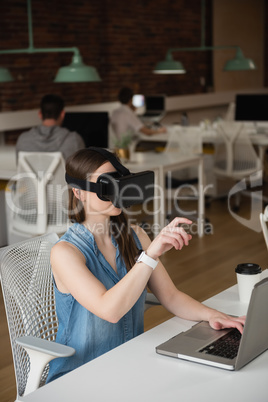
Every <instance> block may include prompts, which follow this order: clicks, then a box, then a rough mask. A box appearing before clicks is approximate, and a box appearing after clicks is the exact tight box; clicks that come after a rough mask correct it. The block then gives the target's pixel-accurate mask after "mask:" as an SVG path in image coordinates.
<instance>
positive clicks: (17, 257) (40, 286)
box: [0, 233, 75, 401]
mask: <svg viewBox="0 0 268 402" xmlns="http://www.w3.org/2000/svg"><path fill="white" fill-rule="evenodd" d="M57 240H58V236H57V235H56V234H55V233H50V234H47V235H44V236H39V237H35V238H30V239H27V240H24V241H22V242H19V243H16V244H14V245H11V246H7V247H3V248H2V249H1V250H0V273H1V275H0V278H1V285H2V291H3V298H4V304H5V310H6V317H7V322H8V329H9V336H10V343H11V349H12V355H13V362H14V369H15V378H16V384H17V399H16V400H17V401H19V400H21V397H23V395H26V394H27V393H29V392H32V391H34V390H35V389H37V388H38V387H39V386H40V385H42V384H44V383H45V381H46V378H47V374H48V362H49V361H50V360H52V359H54V358H56V357H68V356H71V355H73V354H74V353H75V350H74V349H73V348H70V347H68V346H65V345H60V344H58V343H55V342H53V341H55V338H56V334H57V329H58V319H57V315H56V306H55V296H54V289H53V281H52V271H51V266H50V251H51V248H52V246H53V245H54V244H55V243H56V241H57Z"/></svg>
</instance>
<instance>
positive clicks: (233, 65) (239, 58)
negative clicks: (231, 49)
mask: <svg viewBox="0 0 268 402" xmlns="http://www.w3.org/2000/svg"><path fill="white" fill-rule="evenodd" d="M249 70H256V65H255V63H254V61H253V60H251V59H247V58H246V57H245V56H244V55H243V52H242V50H241V49H240V48H238V49H237V52H236V55H235V58H234V59H232V60H228V61H227V63H226V64H225V66H224V71H249Z"/></svg>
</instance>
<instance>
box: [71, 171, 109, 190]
mask: <svg viewBox="0 0 268 402" xmlns="http://www.w3.org/2000/svg"><path fill="white" fill-rule="evenodd" d="M65 180H66V182H67V183H68V184H70V185H71V187H74V188H78V189H79V190H85V191H91V192H92V193H99V192H100V191H101V187H102V186H101V183H93V182H91V181H87V180H80V179H76V178H75V177H71V176H69V175H68V174H67V173H65Z"/></svg>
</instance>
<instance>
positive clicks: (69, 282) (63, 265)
mask: <svg viewBox="0 0 268 402" xmlns="http://www.w3.org/2000/svg"><path fill="white" fill-rule="evenodd" d="M188 222H190V221H188V220H187V219H184V218H176V221H175V220H174V221H173V225H171V224H170V225H171V226H170V225H168V226H167V227H166V228H165V229H163V231H162V232H161V233H160V234H159V235H158V236H157V237H156V238H155V239H154V241H153V242H152V243H151V245H150V247H148V250H147V253H148V255H149V256H150V257H152V258H154V259H156V258H158V257H159V256H160V255H162V254H163V253H164V252H165V251H167V250H169V249H171V248H172V247H175V248H176V249H181V248H182V246H183V245H184V244H188V240H189V235H187V234H186V232H185V231H184V230H183V229H182V228H179V227H178V226H177V225H178V224H179V223H188ZM51 265H52V270H53V275H54V278H55V281H56V284H57V287H58V289H59V291H61V292H63V293H71V294H72V296H73V297H74V298H75V299H76V300H77V301H78V302H79V303H80V304H81V305H82V306H84V307H85V308H86V309H87V310H89V311H91V312H92V313H93V314H95V315H97V316H98V317H100V318H102V319H104V320H107V321H110V322H113V323H116V322H118V321H119V320H120V319H121V318H122V317H123V316H124V315H125V314H126V313H127V311H129V310H130V309H131V308H132V306H133V305H134V304H135V303H136V301H137V300H138V298H139V297H140V295H141V293H142V292H143V290H144V288H145V287H146V285H147V282H148V280H149V278H150V276H151V274H152V272H153V270H152V268H151V267H149V266H148V265H146V264H145V263H143V262H140V263H136V264H135V265H134V266H133V267H132V269H131V270H130V271H129V272H128V273H127V274H126V275H125V276H124V277H123V278H122V279H121V280H120V281H119V282H118V283H117V284H116V285H115V286H113V287H112V288H111V289H109V290H107V289H106V288H105V286H104V285H103V284H102V283H101V282H100V281H99V280H98V279H97V278H96V277H95V276H94V275H93V274H92V273H91V272H90V270H89V269H88V268H87V267H86V265H85V258H84V256H83V255H82V253H81V252H80V251H79V250H78V249H77V248H76V247H74V246H73V245H71V244H69V243H66V242H59V243H57V244H56V245H55V246H54V247H53V248H52V252H51ZM156 269H157V268H156Z"/></svg>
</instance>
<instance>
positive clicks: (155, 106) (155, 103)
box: [145, 95, 166, 113]
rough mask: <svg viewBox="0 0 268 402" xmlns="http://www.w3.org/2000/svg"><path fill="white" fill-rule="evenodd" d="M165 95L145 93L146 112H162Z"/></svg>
mask: <svg viewBox="0 0 268 402" xmlns="http://www.w3.org/2000/svg"><path fill="white" fill-rule="evenodd" d="M165 100H166V97H165V95H150V96H149V95H146V96H145V106H146V112H150V111H152V112H155V111H157V112H160V113H162V112H164V111H165V108H166V105H165Z"/></svg>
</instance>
